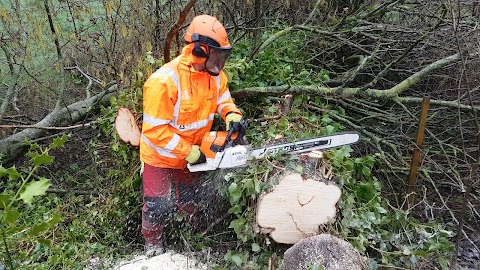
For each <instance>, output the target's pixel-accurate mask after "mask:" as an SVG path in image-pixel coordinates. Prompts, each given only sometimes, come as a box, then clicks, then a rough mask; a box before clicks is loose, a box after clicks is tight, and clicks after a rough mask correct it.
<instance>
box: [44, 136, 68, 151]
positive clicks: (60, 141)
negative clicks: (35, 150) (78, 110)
mask: <svg viewBox="0 0 480 270" xmlns="http://www.w3.org/2000/svg"><path fill="white" fill-rule="evenodd" d="M66 141H68V136H67V135H65V134H63V135H62V137H56V138H55V139H53V142H52V143H51V144H50V145H49V147H50V148H51V149H55V148H59V147H63V145H64V144H65V142H66Z"/></svg>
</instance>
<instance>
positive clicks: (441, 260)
mask: <svg viewBox="0 0 480 270" xmlns="http://www.w3.org/2000/svg"><path fill="white" fill-rule="evenodd" d="M438 263H439V264H440V266H441V267H442V269H448V261H447V260H446V259H445V258H443V257H440V258H438Z"/></svg>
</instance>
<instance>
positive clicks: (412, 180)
mask: <svg viewBox="0 0 480 270" xmlns="http://www.w3.org/2000/svg"><path fill="white" fill-rule="evenodd" d="M429 107H430V97H428V96H424V97H423V100H422V111H421V112H420V122H419V123H418V131H417V141H416V148H415V149H414V150H413V156H412V163H411V164H410V173H409V174H408V186H407V203H406V204H404V205H403V209H404V210H407V209H408V208H410V207H411V206H412V205H413V203H414V200H415V186H416V184H417V171H418V166H419V164H420V158H421V155H422V152H421V150H422V148H423V137H424V135H425V128H426V126H427V116H428V109H429Z"/></svg>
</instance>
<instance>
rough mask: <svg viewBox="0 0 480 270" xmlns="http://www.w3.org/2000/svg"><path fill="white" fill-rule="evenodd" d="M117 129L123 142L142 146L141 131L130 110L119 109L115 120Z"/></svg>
mask: <svg viewBox="0 0 480 270" xmlns="http://www.w3.org/2000/svg"><path fill="white" fill-rule="evenodd" d="M115 129H116V131H117V133H118V136H119V137H120V139H121V140H122V141H124V142H126V143H130V144H131V145H133V146H138V145H140V129H139V128H138V126H137V122H136V121H135V117H134V116H133V114H132V112H131V111H130V110H129V109H127V108H119V109H118V113H117V117H116V118H115Z"/></svg>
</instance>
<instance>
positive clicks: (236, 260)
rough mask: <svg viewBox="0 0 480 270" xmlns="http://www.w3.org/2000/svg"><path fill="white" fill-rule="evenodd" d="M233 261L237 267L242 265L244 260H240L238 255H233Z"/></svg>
mask: <svg viewBox="0 0 480 270" xmlns="http://www.w3.org/2000/svg"><path fill="white" fill-rule="evenodd" d="M232 261H233V262H234V263H235V264H236V265H237V266H240V265H242V258H240V256H239V255H237V254H234V255H232Z"/></svg>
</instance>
